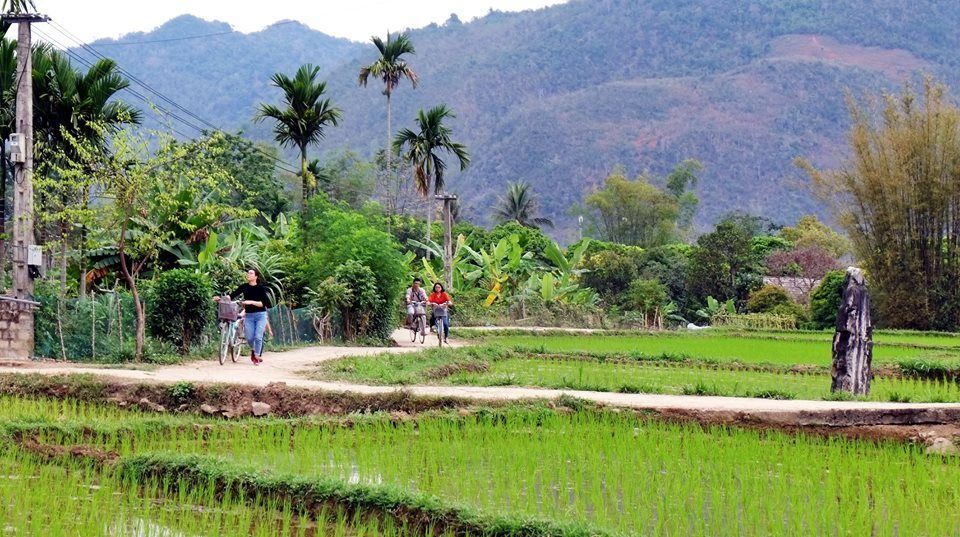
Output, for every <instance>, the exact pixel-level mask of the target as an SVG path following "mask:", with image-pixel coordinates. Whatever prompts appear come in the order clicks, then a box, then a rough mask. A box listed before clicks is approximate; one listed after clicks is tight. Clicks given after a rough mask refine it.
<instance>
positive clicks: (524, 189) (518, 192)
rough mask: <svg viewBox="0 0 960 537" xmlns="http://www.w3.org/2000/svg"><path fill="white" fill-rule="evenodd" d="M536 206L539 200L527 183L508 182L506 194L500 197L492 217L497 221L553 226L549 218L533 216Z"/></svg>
mask: <svg viewBox="0 0 960 537" xmlns="http://www.w3.org/2000/svg"><path fill="white" fill-rule="evenodd" d="M538 206H539V202H538V201H537V198H536V196H534V195H533V191H532V190H531V188H530V185H529V184H527V183H524V182H519V183H510V184H509V185H507V194H506V196H504V197H502V198H500V204H499V206H498V207H497V209H496V211H495V213H494V217H495V218H496V219H497V221H498V222H516V223H518V224H520V225H521V226H526V227H533V228H539V227H540V226H546V227H553V221H551V220H550V219H549V218H541V217H538V216H535V215H536V214H537V209H538Z"/></svg>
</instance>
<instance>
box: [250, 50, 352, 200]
mask: <svg viewBox="0 0 960 537" xmlns="http://www.w3.org/2000/svg"><path fill="white" fill-rule="evenodd" d="M319 74H320V68H319V67H316V66H313V65H311V64H306V65H302V66H300V68H299V69H297V72H296V74H295V75H294V76H293V78H290V77H288V76H287V75H285V74H283V73H275V74H274V75H273V79H272V80H273V85H274V86H275V87H277V88H280V90H281V91H283V104H284V107H283V108H280V107H277V106H274V105H271V104H261V105H260V109H259V111H258V112H257V115H256V116H255V117H254V120H255V121H258V122H259V121H264V120H266V119H271V120H273V122H274V127H273V134H274V139H275V140H276V141H277V142H278V143H279V144H280V145H284V146H288V145H292V146H295V147H296V148H297V149H298V150H299V151H300V181H301V187H300V191H301V196H302V200H303V208H304V210H306V206H307V200H308V199H309V197H310V196H309V193H310V190H311V189H313V188H316V178H315V177H314V176H313V175H312V174H310V173H309V171H308V170H307V163H308V162H307V147H309V146H310V145H311V144H315V143H318V142H319V141H320V140H322V139H323V137H324V135H325V133H326V129H327V127H329V126H337V125H338V124H339V121H340V118H341V112H340V109H339V108H337V107H335V106H333V103H332V102H331V101H330V99H329V98H325V97H324V94H325V92H326V91H327V84H326V82H322V81H319V80H317V76H318V75H319Z"/></svg>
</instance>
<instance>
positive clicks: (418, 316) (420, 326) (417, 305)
mask: <svg viewBox="0 0 960 537" xmlns="http://www.w3.org/2000/svg"><path fill="white" fill-rule="evenodd" d="M410 305H411V306H413V311H414V314H413V322H411V323H410V342H411V343H416V341H417V334H420V344H421V345H423V343H424V342H425V341H426V339H427V314H426V312H425V311H424V306H425V305H426V302H419V301H418V302H411V303H410Z"/></svg>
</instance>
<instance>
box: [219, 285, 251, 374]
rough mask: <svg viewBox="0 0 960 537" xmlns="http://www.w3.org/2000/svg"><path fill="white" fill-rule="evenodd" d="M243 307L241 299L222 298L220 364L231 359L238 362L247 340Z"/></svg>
mask: <svg viewBox="0 0 960 537" xmlns="http://www.w3.org/2000/svg"><path fill="white" fill-rule="evenodd" d="M242 312H243V308H242V307H241V306H240V302H239V301H236V302H234V301H227V300H221V302H220V308H219V311H218V315H217V316H218V318H219V321H220V365H223V364H224V363H225V362H226V361H227V355H229V356H230V360H231V361H233V362H234V363H236V361H237V359H238V358H240V354H241V349H242V348H243V344H244V343H245V342H246V338H245V337H244V333H243V322H242V321H243V313H242Z"/></svg>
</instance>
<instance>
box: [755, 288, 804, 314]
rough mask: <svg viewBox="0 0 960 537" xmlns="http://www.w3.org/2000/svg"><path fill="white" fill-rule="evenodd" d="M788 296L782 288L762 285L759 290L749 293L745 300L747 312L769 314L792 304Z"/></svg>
mask: <svg viewBox="0 0 960 537" xmlns="http://www.w3.org/2000/svg"><path fill="white" fill-rule="evenodd" d="M792 303H793V301H792V300H790V295H788V294H787V291H786V290H784V288H783V287H780V286H777V285H764V286H763V287H761V288H760V289H757V290H756V291H754V292H752V293H750V298H749V299H747V311H748V312H750V313H770V312H773V310H774V308H776V307H778V306H785V305H788V304H792Z"/></svg>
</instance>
